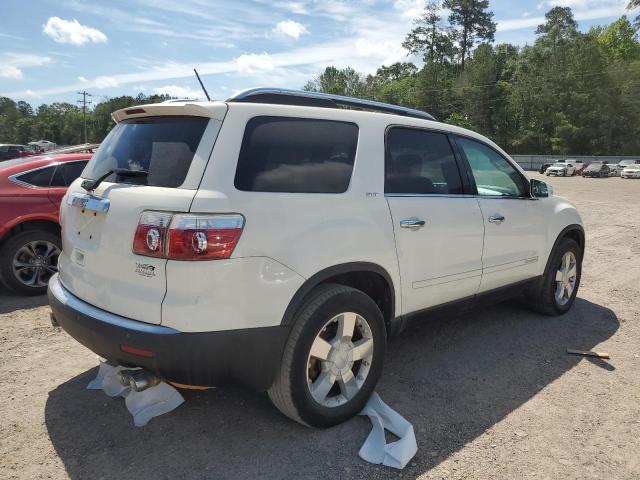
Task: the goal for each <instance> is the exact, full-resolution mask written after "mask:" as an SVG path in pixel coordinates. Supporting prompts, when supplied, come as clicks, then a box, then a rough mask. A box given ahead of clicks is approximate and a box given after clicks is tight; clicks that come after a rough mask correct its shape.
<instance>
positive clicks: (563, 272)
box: [555, 251, 578, 306]
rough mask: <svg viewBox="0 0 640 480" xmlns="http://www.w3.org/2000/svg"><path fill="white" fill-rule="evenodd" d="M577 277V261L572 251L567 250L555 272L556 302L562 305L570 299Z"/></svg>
mask: <svg viewBox="0 0 640 480" xmlns="http://www.w3.org/2000/svg"><path fill="white" fill-rule="evenodd" d="M577 278H578V262H577V260H576V256H575V254H574V253H573V252H571V251H568V252H565V254H564V255H563V256H562V261H561V262H560V267H559V268H558V271H557V272H556V290H555V297H556V302H557V303H558V305H560V306H564V305H566V304H567V303H569V301H570V300H571V295H573V290H574V289H575V288H576V280H577Z"/></svg>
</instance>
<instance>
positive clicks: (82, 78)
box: [78, 75, 89, 83]
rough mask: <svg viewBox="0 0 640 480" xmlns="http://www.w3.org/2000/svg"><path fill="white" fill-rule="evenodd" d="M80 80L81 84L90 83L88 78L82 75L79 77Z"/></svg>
mask: <svg viewBox="0 0 640 480" xmlns="http://www.w3.org/2000/svg"><path fill="white" fill-rule="evenodd" d="M78 80H80V81H81V82H85V83H86V82H88V81H89V79H88V78H87V77H83V76H82V75H80V76H79V77H78Z"/></svg>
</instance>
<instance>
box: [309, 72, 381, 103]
mask: <svg viewBox="0 0 640 480" xmlns="http://www.w3.org/2000/svg"><path fill="white" fill-rule="evenodd" d="M304 89H305V90H307V91H310V92H324V93H332V94H335V95H347V96H350V97H363V96H366V94H367V91H368V89H367V84H366V82H365V80H364V79H363V77H362V75H361V74H359V73H358V72H356V71H355V70H354V69H353V68H351V67H347V68H344V69H338V68H336V67H327V68H325V70H324V72H322V73H321V74H320V75H318V76H317V77H316V78H315V79H313V80H311V81H309V82H307V84H306V85H305V86H304Z"/></svg>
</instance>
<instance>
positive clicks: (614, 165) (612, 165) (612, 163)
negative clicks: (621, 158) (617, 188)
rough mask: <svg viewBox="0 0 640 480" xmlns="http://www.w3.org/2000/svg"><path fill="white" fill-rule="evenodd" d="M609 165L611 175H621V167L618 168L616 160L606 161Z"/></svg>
mask: <svg viewBox="0 0 640 480" xmlns="http://www.w3.org/2000/svg"><path fill="white" fill-rule="evenodd" d="M606 165H607V167H609V176H610V177H617V176H619V175H620V171H621V169H619V168H618V162H615V161H613V160H612V161H608V162H606Z"/></svg>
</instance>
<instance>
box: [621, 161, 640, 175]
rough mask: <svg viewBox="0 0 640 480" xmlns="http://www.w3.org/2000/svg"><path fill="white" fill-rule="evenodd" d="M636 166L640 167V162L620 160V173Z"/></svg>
mask: <svg viewBox="0 0 640 480" xmlns="http://www.w3.org/2000/svg"><path fill="white" fill-rule="evenodd" d="M635 165H640V160H620V161H619V162H618V170H619V171H620V173H622V170H624V169H625V168H627V167H632V166H635Z"/></svg>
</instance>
